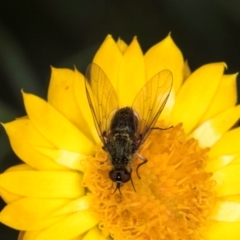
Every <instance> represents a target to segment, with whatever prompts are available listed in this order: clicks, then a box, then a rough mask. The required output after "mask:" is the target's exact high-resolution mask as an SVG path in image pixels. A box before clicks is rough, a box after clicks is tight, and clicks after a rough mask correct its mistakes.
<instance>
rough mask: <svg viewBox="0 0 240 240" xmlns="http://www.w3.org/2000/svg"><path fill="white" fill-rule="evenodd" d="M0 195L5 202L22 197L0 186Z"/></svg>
mask: <svg viewBox="0 0 240 240" xmlns="http://www.w3.org/2000/svg"><path fill="white" fill-rule="evenodd" d="M0 196H1V198H2V199H3V201H4V202H5V203H7V204H8V203H11V202H14V201H16V200H18V199H20V198H22V196H19V195H17V194H14V193H11V192H9V191H7V190H5V189H3V188H0Z"/></svg>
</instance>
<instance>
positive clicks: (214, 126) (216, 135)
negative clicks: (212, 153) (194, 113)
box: [189, 105, 240, 147]
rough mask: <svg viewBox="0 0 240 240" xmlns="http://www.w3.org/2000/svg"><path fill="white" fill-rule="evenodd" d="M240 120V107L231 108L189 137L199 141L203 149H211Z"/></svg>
mask: <svg viewBox="0 0 240 240" xmlns="http://www.w3.org/2000/svg"><path fill="white" fill-rule="evenodd" d="M239 118H240V106H239V105H238V106H236V107H231V108H229V109H227V110H225V111H224V112H222V113H220V114H218V115H217V116H215V117H214V118H212V119H210V120H208V121H206V122H204V123H203V124H202V125H200V126H199V127H198V128H197V129H195V130H194V131H193V132H192V133H191V134H190V136H189V137H193V138H196V139H198V141H199V144H200V146H201V147H211V146H212V145H213V144H214V143H216V142H217V141H218V140H219V139H220V138H221V137H222V135H223V134H224V133H225V132H226V131H227V130H229V129H230V128H231V127H232V126H233V125H234V124H235V123H236V122H237V121H238V120H239Z"/></svg>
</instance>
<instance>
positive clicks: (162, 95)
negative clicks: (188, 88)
mask: <svg viewBox="0 0 240 240" xmlns="http://www.w3.org/2000/svg"><path fill="white" fill-rule="evenodd" d="M172 83H173V77H172V73H171V71H169V70H167V69H166V70H163V71H161V72H159V73H158V74H156V75H155V76H154V77H153V78H152V79H151V80H149V81H148V82H147V83H146V85H145V86H144V87H143V88H142V89H141V90H140V92H139V93H138V94H137V96H136V98H135V100H134V102H133V105H132V108H133V110H134V111H135V112H136V113H137V115H138V117H139V126H138V135H139V138H140V141H139V144H138V146H140V144H142V143H143V142H144V141H145V140H146V138H147V137H148V135H149V134H150V132H151V128H153V126H154V125H155V123H156V121H157V120H158V118H159V115H160V114H161V112H162V110H163V108H164V106H165V104H166V102H167V100H168V97H169V94H170V92H171V89H172Z"/></svg>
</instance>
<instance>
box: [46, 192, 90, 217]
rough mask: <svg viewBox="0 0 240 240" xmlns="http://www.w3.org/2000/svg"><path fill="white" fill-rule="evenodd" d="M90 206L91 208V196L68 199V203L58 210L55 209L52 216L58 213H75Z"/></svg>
mask: <svg viewBox="0 0 240 240" xmlns="http://www.w3.org/2000/svg"><path fill="white" fill-rule="evenodd" d="M88 208H89V197H88V196H83V197H80V198H77V199H75V200H71V201H68V203H67V204H66V205H64V206H62V207H61V208H59V209H58V210H57V211H54V212H53V213H52V215H51V216H52V217H55V216H58V215H63V214H68V213H74V212H78V211H82V210H87V209H88Z"/></svg>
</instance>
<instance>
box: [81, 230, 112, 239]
mask: <svg viewBox="0 0 240 240" xmlns="http://www.w3.org/2000/svg"><path fill="white" fill-rule="evenodd" d="M96 239H97V240H108V239H109V240H110V238H108V237H104V236H103V234H102V232H101V231H100V230H99V228H98V227H94V228H92V229H90V230H89V231H88V232H87V233H86V235H85V236H84V237H83V240H96Z"/></svg>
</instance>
